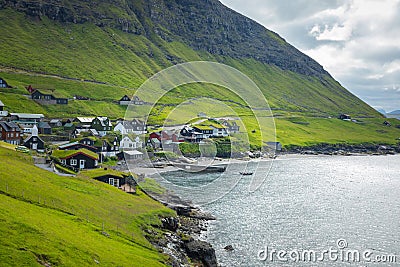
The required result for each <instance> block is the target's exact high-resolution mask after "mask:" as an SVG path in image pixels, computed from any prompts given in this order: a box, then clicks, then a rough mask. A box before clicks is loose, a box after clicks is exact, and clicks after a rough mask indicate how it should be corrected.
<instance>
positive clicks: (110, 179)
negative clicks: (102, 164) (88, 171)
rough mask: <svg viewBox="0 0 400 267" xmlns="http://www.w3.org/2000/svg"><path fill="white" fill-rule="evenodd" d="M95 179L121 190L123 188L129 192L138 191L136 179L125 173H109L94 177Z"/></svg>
mask: <svg viewBox="0 0 400 267" xmlns="http://www.w3.org/2000/svg"><path fill="white" fill-rule="evenodd" d="M93 179H95V180H97V181H100V182H103V183H106V184H109V185H111V186H114V187H117V188H119V189H121V190H123V191H124V192H126V193H129V194H135V193H136V185H137V184H136V182H135V180H134V179H133V178H132V177H130V176H126V175H123V174H117V173H115V174H114V173H107V174H103V175H99V176H95V177H93Z"/></svg>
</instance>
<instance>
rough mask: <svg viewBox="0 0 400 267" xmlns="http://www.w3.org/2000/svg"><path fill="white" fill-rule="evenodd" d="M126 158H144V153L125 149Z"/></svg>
mask: <svg viewBox="0 0 400 267" xmlns="http://www.w3.org/2000/svg"><path fill="white" fill-rule="evenodd" d="M124 157H125V160H138V159H143V153H142V152H140V151H137V150H132V151H124Z"/></svg>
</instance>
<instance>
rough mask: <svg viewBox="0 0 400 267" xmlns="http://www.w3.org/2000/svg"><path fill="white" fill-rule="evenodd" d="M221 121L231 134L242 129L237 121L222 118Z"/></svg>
mask: <svg viewBox="0 0 400 267" xmlns="http://www.w3.org/2000/svg"><path fill="white" fill-rule="evenodd" d="M220 123H221V125H223V126H225V127H226V128H227V129H228V132H229V133H230V134H231V133H238V132H239V130H240V126H239V125H237V123H236V122H235V121H228V120H222V121H221V122H220Z"/></svg>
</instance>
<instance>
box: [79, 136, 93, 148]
mask: <svg viewBox="0 0 400 267" xmlns="http://www.w3.org/2000/svg"><path fill="white" fill-rule="evenodd" d="M95 142H96V138H93V137H85V138H82V139H80V140H79V143H81V144H83V145H87V146H94V143H95Z"/></svg>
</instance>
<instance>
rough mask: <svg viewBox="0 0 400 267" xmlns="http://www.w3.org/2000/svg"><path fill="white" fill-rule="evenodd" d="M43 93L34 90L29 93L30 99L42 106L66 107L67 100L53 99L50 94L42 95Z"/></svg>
mask: <svg viewBox="0 0 400 267" xmlns="http://www.w3.org/2000/svg"><path fill="white" fill-rule="evenodd" d="M43 91H44V90H42V91H39V90H37V89H36V90H34V91H33V92H32V93H31V99H32V100H34V101H36V102H38V103H39V104H42V105H67V104H68V99H67V98H59V97H55V96H54V95H53V94H50V92H45V93H43ZM51 91H52V92H54V90H51Z"/></svg>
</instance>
